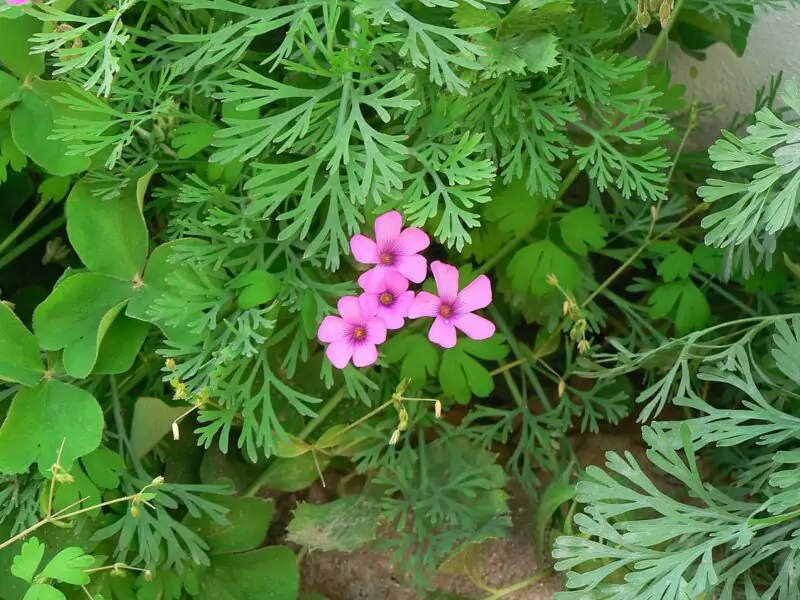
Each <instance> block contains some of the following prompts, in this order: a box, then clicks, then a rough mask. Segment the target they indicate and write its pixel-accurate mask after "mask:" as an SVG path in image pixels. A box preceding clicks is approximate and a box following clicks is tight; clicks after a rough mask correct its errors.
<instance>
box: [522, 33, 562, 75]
mask: <svg viewBox="0 0 800 600" xmlns="http://www.w3.org/2000/svg"><path fill="white" fill-rule="evenodd" d="M514 51H515V52H516V54H517V56H519V57H520V58H521V59H522V61H523V62H524V63H525V70H526V71H527V72H528V73H546V72H547V71H549V70H550V69H552V68H554V67H557V66H558V65H559V61H558V55H559V54H560V50H559V49H558V38H557V37H556V36H555V35H553V34H552V33H545V34H542V35H538V36H536V37H535V38H533V39H530V40H527V41H526V42H525V43H524V44H522V45H520V46H519V47H517V48H515V50H514Z"/></svg>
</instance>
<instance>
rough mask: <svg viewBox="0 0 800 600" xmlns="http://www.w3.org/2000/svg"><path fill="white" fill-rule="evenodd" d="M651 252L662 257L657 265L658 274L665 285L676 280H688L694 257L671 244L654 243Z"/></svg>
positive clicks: (676, 245)
mask: <svg viewBox="0 0 800 600" xmlns="http://www.w3.org/2000/svg"><path fill="white" fill-rule="evenodd" d="M652 249H653V252H655V253H656V254H659V255H661V256H663V257H664V259H663V260H662V261H661V263H659V265H658V274H659V275H661V278H662V279H663V280H664V282H665V283H669V282H671V281H675V280H676V279H688V277H689V274H690V273H691V272H692V268H693V267H694V257H693V256H692V255H691V254H689V253H688V252H687V251H686V250H684V249H683V248H681V247H680V246H679V245H678V244H676V243H673V242H661V243H658V242H657V243H655V244H653V246H652Z"/></svg>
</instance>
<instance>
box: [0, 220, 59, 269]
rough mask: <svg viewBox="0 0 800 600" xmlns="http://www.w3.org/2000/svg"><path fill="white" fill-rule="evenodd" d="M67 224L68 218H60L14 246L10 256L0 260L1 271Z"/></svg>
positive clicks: (7, 255)
mask: <svg viewBox="0 0 800 600" xmlns="http://www.w3.org/2000/svg"><path fill="white" fill-rule="evenodd" d="M66 222H67V219H66V217H63V216H62V217H59V218H57V219H55V220H54V221H50V223H48V224H47V225H45V226H44V227H42V228H41V229H40V230H39V231H37V232H36V233H34V234H33V235H31V236H30V237H28V238H26V239H25V241H23V242H21V243H19V244H17V245H16V246H14V249H13V250H11V251H10V252H9V253H8V254H6V255H5V256H4V257H3V258H0V269H2V268H3V267H5V266H6V265H7V264H9V263H10V262H11V261H12V260H14V259H15V258H17V257H18V256H20V255H21V254H24V253H25V252H27V251H28V250H29V249H30V248H31V247H33V246H35V245H36V244H38V243H39V242H40V241H41V240H43V239H44V238H46V237H47V236H48V235H50V234H51V233H52V232H54V231H55V230H56V229H58V228H59V227H61V226H62V225H64V223H66Z"/></svg>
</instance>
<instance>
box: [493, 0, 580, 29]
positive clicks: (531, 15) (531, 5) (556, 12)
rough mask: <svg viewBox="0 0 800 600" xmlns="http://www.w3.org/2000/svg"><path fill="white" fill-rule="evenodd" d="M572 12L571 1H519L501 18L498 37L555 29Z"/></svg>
mask: <svg viewBox="0 0 800 600" xmlns="http://www.w3.org/2000/svg"><path fill="white" fill-rule="evenodd" d="M572 11H573V7H572V1H571V0H519V1H518V2H517V3H516V4H515V5H514V8H512V9H511V11H510V12H509V13H508V14H507V15H506V16H505V17H504V18H503V22H502V23H501V25H500V29H499V31H498V37H504V36H512V35H521V34H529V33H535V32H538V31H545V30H547V29H553V28H557V27H559V26H561V25H563V24H564V22H565V21H566V19H567V18H568V17H569V15H570V13H572Z"/></svg>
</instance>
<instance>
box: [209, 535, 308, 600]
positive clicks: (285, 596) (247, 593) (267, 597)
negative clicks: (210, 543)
mask: <svg viewBox="0 0 800 600" xmlns="http://www.w3.org/2000/svg"><path fill="white" fill-rule="evenodd" d="M299 593H300V573H299V571H298V568H297V562H296V560H295V556H294V553H293V552H292V551H291V549H289V548H288V547H286V546H268V547H266V548H262V549H260V550H255V551H253V552H244V553H240V554H221V555H218V556H214V557H213V559H212V561H211V567H210V568H209V569H208V570H207V571H205V572H204V573H203V575H202V577H200V590H199V592H198V593H197V594H196V595H195V596H194V597H195V600H242V599H243V598H258V599H259V600H297V596H298V595H299Z"/></svg>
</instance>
